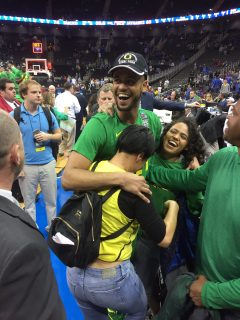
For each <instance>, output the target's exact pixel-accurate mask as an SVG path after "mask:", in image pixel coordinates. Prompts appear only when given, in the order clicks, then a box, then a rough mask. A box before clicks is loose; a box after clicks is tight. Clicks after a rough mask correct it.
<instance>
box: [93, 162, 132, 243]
mask: <svg viewBox="0 0 240 320" xmlns="http://www.w3.org/2000/svg"><path fill="white" fill-rule="evenodd" d="M99 162H100V161H96V162H95V163H94V164H93V166H92V168H91V171H92V172H94V171H95V170H96V168H97V166H98V164H99ZM117 190H119V187H113V188H111V189H110V190H109V191H108V192H107V193H106V194H105V195H104V196H102V203H104V202H105V201H107V200H108V199H109V198H110V197H111V196H112V195H113V194H114V193H115V192H116V191H117ZM132 222H133V220H131V221H129V222H128V224H126V225H125V226H123V227H122V228H121V229H119V230H117V231H115V232H113V233H112V234H110V235H108V236H107V237H104V238H101V241H105V240H110V239H114V238H117V237H119V236H120V235H121V234H122V233H123V232H124V231H126V230H127V229H128V228H129V227H130V225H131V224H132Z"/></svg>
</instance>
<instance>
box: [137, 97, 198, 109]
mask: <svg viewBox="0 0 240 320" xmlns="http://www.w3.org/2000/svg"><path fill="white" fill-rule="evenodd" d="M198 107H200V104H199V103H198V102H197V101H195V102H192V103H186V102H178V101H170V100H159V99H157V98H153V108H154V109H157V110H162V109H164V110H169V111H178V110H179V111H181V110H185V108H198ZM143 108H144V107H143Z"/></svg>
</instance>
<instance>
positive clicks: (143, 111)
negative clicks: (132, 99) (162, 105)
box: [139, 109, 161, 127]
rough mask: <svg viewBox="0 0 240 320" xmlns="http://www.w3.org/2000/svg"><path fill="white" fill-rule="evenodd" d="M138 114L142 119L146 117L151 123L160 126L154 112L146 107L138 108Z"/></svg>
mask: <svg viewBox="0 0 240 320" xmlns="http://www.w3.org/2000/svg"><path fill="white" fill-rule="evenodd" d="M139 116H140V118H141V119H142V120H144V119H146V118H147V119H148V120H149V121H150V122H151V123H155V124H157V125H159V126H160V127H161V122H160V119H159V117H158V116H157V115H156V114H155V113H154V112H152V111H150V110H146V109H139Z"/></svg>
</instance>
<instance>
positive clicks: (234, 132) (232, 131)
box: [224, 100, 240, 148]
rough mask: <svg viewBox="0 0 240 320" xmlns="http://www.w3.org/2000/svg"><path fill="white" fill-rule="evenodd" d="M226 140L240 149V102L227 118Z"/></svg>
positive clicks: (239, 101)
mask: <svg viewBox="0 0 240 320" xmlns="http://www.w3.org/2000/svg"><path fill="white" fill-rule="evenodd" d="M224 139H225V140H227V141H228V142H229V143H231V144H233V145H236V146H237V147H238V148H239V147H240V100H238V102H237V103H236V104H235V105H234V106H233V107H232V110H231V112H230V113H229V114H228V116H227V128H226V129H225V132H224Z"/></svg>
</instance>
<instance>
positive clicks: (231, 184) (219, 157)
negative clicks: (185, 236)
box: [148, 147, 240, 309]
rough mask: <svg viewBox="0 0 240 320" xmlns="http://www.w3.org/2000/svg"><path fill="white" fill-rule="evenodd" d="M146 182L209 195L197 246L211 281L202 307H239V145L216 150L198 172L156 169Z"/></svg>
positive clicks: (200, 266) (200, 268) (205, 288)
mask: <svg viewBox="0 0 240 320" xmlns="http://www.w3.org/2000/svg"><path fill="white" fill-rule="evenodd" d="M148 179H149V180H150V181H153V182H154V183H156V184H157V183H161V184H162V185H163V186H164V187H166V188H171V189H175V190H186V191H188V190H189V191H200V190H206V191H205V200H204V204H203V209H202V213H201V219H200V228H199V234H198V245H197V272H198V273H199V274H203V275H205V276H206V278H207V279H208V281H207V282H206V283H205V284H204V285H203V288H202V293H201V297H202V303H203V305H204V306H206V307H208V308H213V309H228V308H230V309H232V308H238V309H240V298H239V297H240V241H239V230H240V215H239V208H240V196H239V192H240V191H239V190H240V156H239V154H238V151H237V148H236V147H228V148H224V149H222V150H220V151H218V152H216V153H215V154H214V155H213V156H212V157H211V158H210V159H209V160H208V162H207V163H205V164H204V165H202V166H201V167H199V168H198V169H196V170H193V171H191V170H173V169H171V170H168V169H165V168H159V167H156V166H152V167H151V168H150V170H149V171H148Z"/></svg>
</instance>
